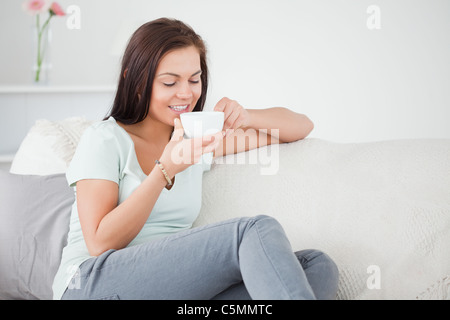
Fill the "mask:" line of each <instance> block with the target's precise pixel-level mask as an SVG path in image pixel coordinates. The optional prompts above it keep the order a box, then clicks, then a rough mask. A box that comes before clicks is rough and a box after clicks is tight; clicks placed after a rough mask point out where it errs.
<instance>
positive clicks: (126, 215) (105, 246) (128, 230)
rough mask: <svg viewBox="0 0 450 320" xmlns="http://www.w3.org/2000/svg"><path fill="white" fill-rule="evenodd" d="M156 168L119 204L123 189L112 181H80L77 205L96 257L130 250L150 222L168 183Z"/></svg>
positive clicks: (89, 246)
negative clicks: (116, 251) (130, 245)
mask: <svg viewBox="0 0 450 320" xmlns="http://www.w3.org/2000/svg"><path fill="white" fill-rule="evenodd" d="M158 170H159V168H158V167H157V166H155V167H154V168H153V170H152V171H151V173H150V174H149V175H148V177H147V178H146V179H145V180H144V182H143V183H142V184H141V185H140V186H139V187H138V188H136V190H135V191H134V192H133V193H132V194H131V195H130V197H129V198H128V199H126V200H125V201H123V202H122V203H121V204H120V205H117V203H118V200H119V199H118V198H119V187H118V185H117V184H116V183H115V182H112V181H108V180H96V179H93V180H80V181H78V182H77V206H78V215H79V219H80V224H81V229H82V230H83V236H84V240H85V242H86V246H87V248H88V250H89V254H90V255H92V256H98V255H100V254H102V253H103V252H105V251H107V250H109V249H121V248H124V247H126V246H127V245H128V244H129V243H130V242H131V241H132V240H133V239H134V238H135V237H136V235H137V234H138V233H139V231H140V230H141V229H142V226H143V225H144V223H145V221H146V220H147V219H148V217H149V215H150V212H151V211H152V208H153V206H154V204H155V203H156V200H157V199H158V196H159V194H160V193H161V190H162V189H163V188H164V187H165V185H166V184H167V181H166V180H165V178H164V176H163V175H162V173H161V172H158Z"/></svg>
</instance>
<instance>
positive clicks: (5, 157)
mask: <svg viewBox="0 0 450 320" xmlns="http://www.w3.org/2000/svg"><path fill="white" fill-rule="evenodd" d="M14 156H15V154H14V153H11V154H1V153H0V163H9V162H12V161H13V160H14Z"/></svg>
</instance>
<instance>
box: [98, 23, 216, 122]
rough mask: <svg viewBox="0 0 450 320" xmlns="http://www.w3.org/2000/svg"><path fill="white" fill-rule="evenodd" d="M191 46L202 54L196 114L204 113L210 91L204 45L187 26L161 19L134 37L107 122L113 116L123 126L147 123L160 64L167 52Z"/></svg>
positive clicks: (123, 64) (138, 30) (132, 37)
mask: <svg viewBox="0 0 450 320" xmlns="http://www.w3.org/2000/svg"><path fill="white" fill-rule="evenodd" d="M189 46H195V48H197V50H198V52H199V54H200V67H201V70H202V74H201V83H202V94H201V96H200V98H199V99H198V101H197V104H196V105H195V107H194V111H201V110H203V106H204V104H205V101H206V92H207V90H208V68H207V65H206V47H205V44H204V42H203V40H202V38H201V37H200V36H199V35H198V34H196V33H195V31H194V30H193V29H192V28H191V27H190V26H188V25H186V24H185V23H183V22H181V21H179V20H175V19H168V18H160V19H157V20H154V21H150V22H147V23H145V24H144V25H142V26H141V27H139V28H138V29H137V30H136V31H135V32H134V33H133V35H132V36H131V38H130V40H129V42H128V45H127V48H126V49H125V53H124V55H123V58H122V69H121V72H120V75H119V84H118V87H117V92H116V97H115V99H114V103H113V105H112V108H111V110H110V112H109V115H107V116H106V117H105V120H106V119H107V118H109V117H110V116H112V117H114V119H116V120H117V121H120V122H122V123H124V124H134V123H138V122H140V121H142V120H144V119H145V117H147V114H148V110H149V107H150V98H151V95H152V85H153V80H154V78H155V73H156V68H157V67H158V64H159V62H160V61H161V59H162V58H163V57H164V55H165V54H167V53H168V52H170V51H172V50H175V49H181V48H186V47H189ZM125 74H126V76H124V75H125Z"/></svg>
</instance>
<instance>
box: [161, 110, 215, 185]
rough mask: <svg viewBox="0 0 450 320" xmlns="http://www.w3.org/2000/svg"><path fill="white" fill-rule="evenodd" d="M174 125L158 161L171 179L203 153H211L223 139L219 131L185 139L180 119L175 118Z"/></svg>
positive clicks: (196, 160) (198, 158) (197, 159)
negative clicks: (170, 136)
mask: <svg viewBox="0 0 450 320" xmlns="http://www.w3.org/2000/svg"><path fill="white" fill-rule="evenodd" d="M174 125H175V126H174V132H173V135H172V138H171V139H170V141H169V143H168V144H167V145H166V147H165V148H164V151H163V154H162V155H161V158H160V159H159V161H160V162H161V163H162V164H163V166H164V168H165V169H166V171H167V173H168V175H169V176H170V178H171V179H173V177H174V176H175V175H176V174H177V173H179V172H181V171H183V170H185V169H186V168H188V167H190V166H191V165H193V164H195V163H197V162H198V161H199V160H200V158H201V156H202V155H203V154H204V153H208V152H213V151H214V149H215V148H216V147H217V145H218V143H219V142H220V140H222V139H223V135H222V132H221V131H219V132H218V133H216V134H212V135H208V136H204V137H198V138H192V139H185V138H183V135H184V129H183V126H182V124H181V121H180V119H178V118H175V122H174Z"/></svg>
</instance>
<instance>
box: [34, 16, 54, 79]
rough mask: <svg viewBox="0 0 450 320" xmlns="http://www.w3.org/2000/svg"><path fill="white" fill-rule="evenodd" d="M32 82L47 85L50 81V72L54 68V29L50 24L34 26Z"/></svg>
mask: <svg viewBox="0 0 450 320" xmlns="http://www.w3.org/2000/svg"><path fill="white" fill-rule="evenodd" d="M31 32H32V39H33V41H32V47H33V49H32V58H33V64H32V82H33V83H35V84H42V85H47V84H49V82H50V72H51V69H52V63H51V49H52V46H51V44H52V29H51V27H50V24H47V25H45V26H44V27H42V26H39V27H38V26H37V25H34V26H33V27H32V30H31Z"/></svg>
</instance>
